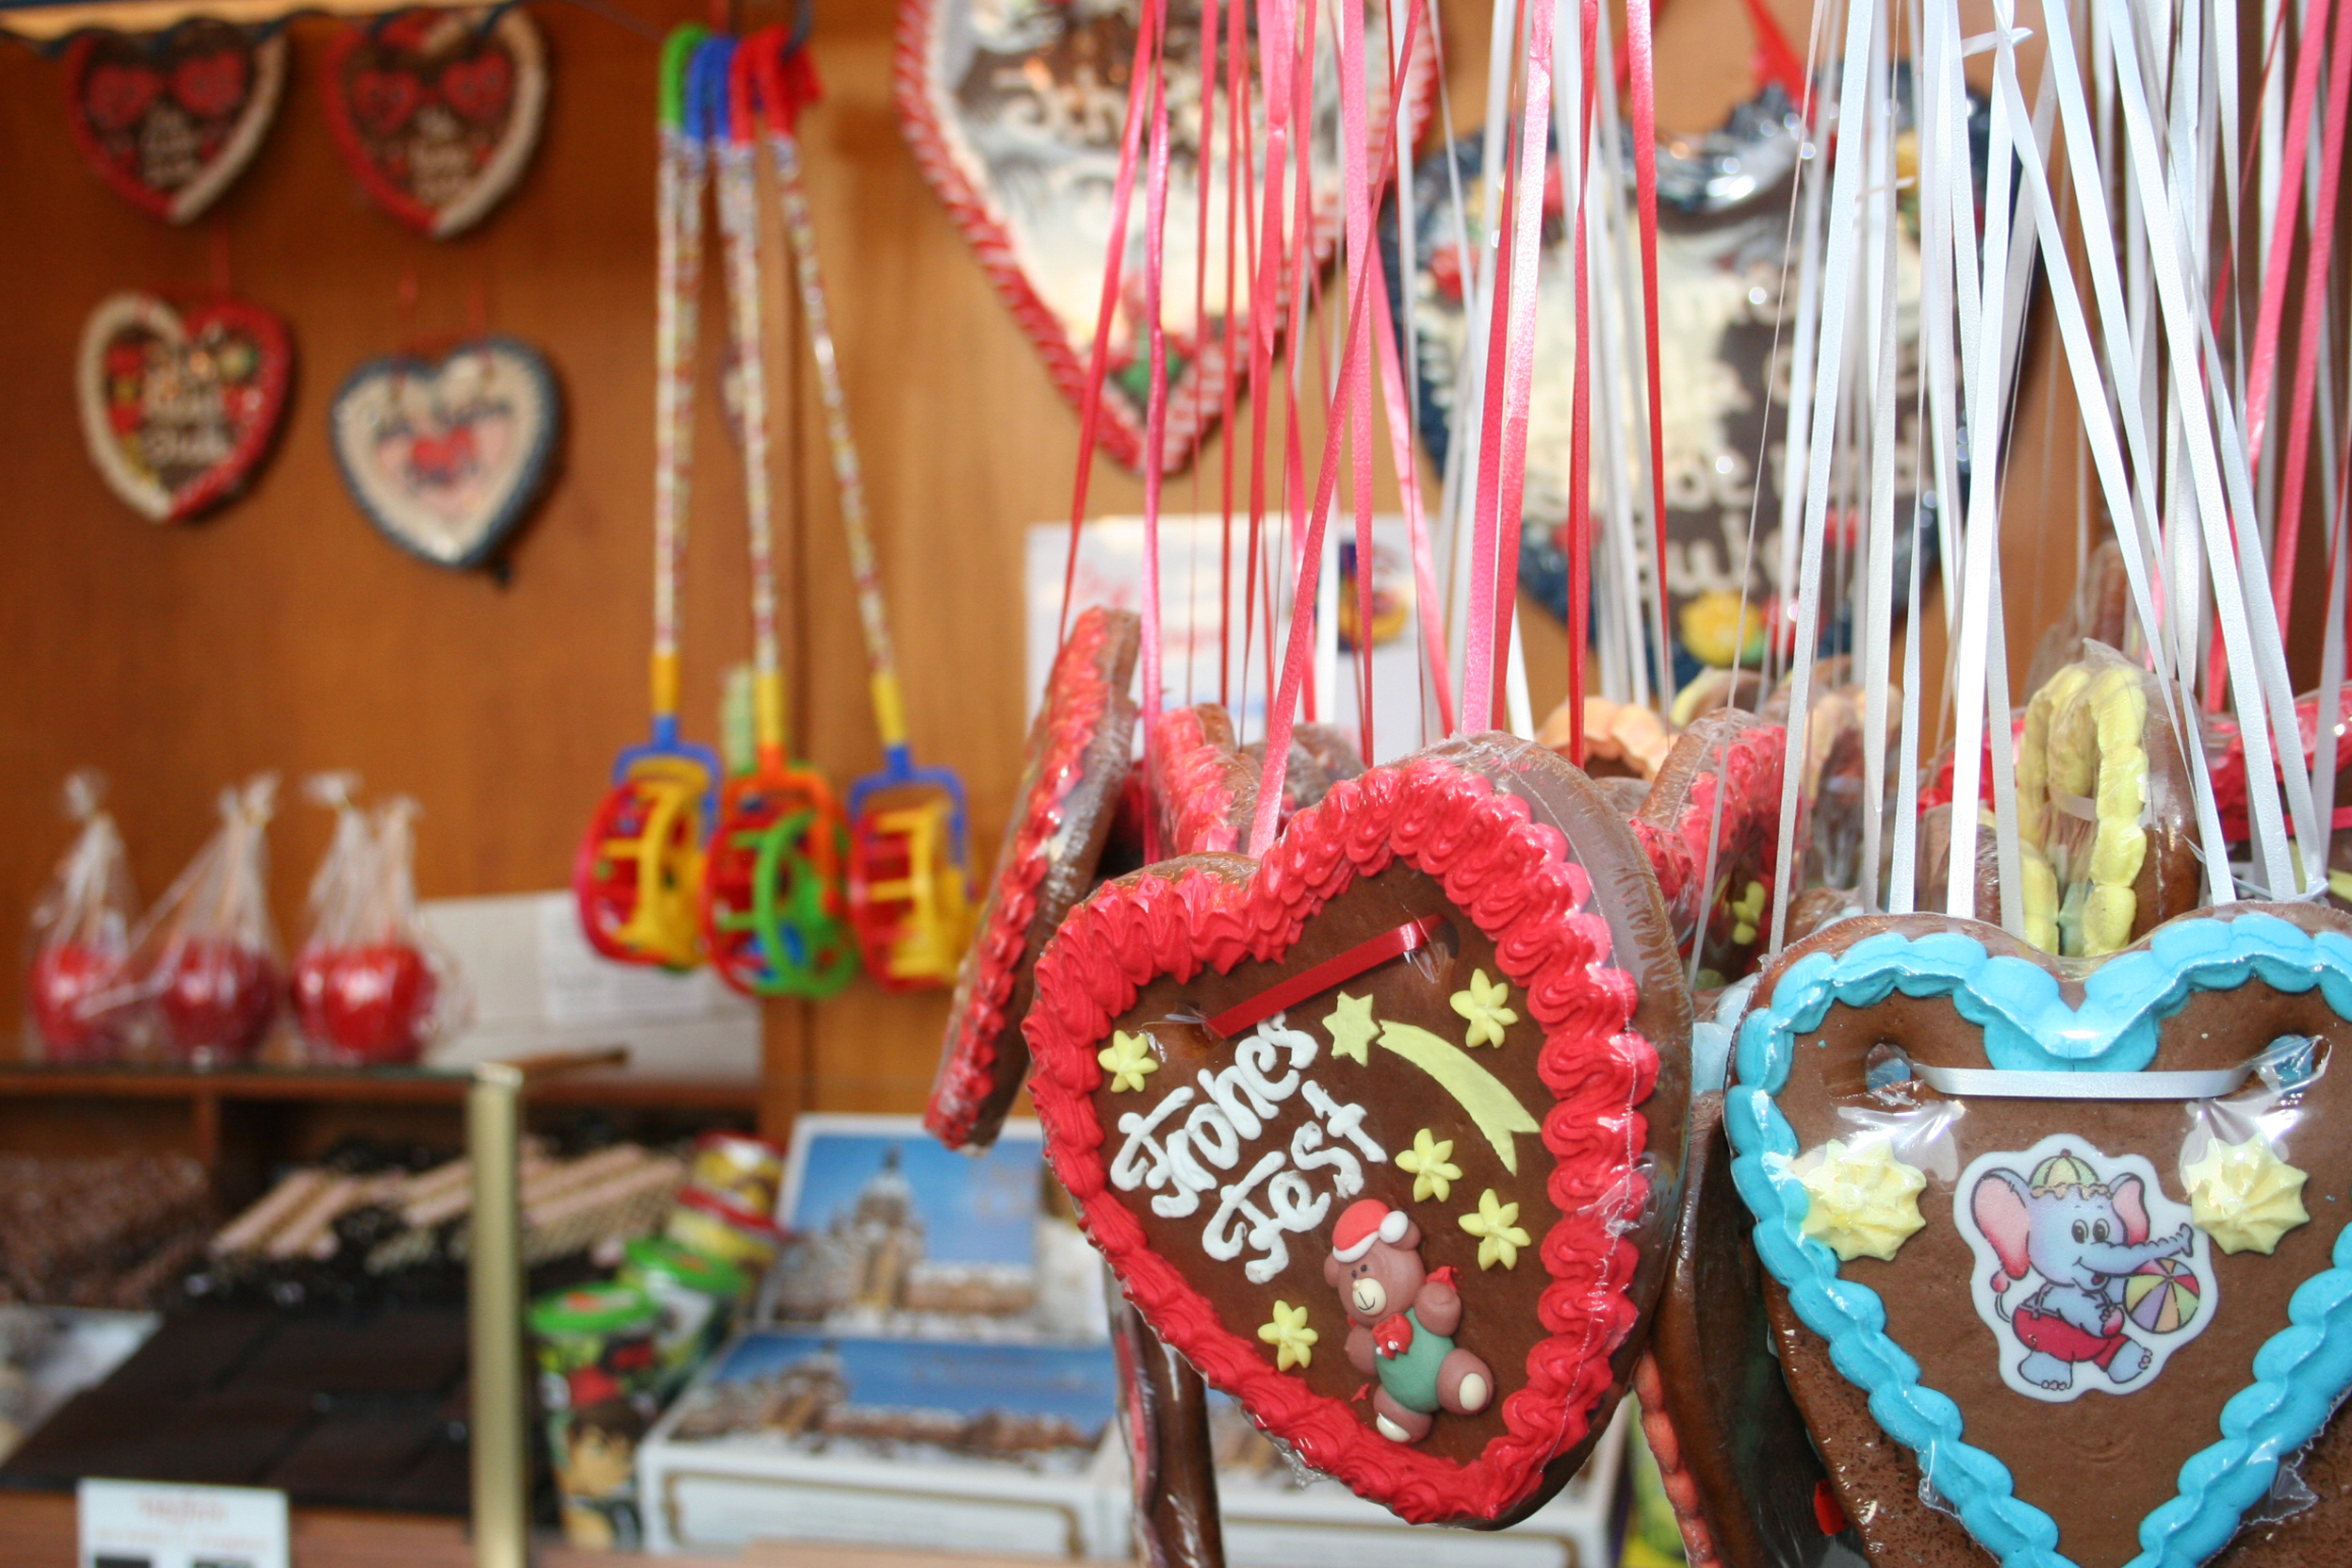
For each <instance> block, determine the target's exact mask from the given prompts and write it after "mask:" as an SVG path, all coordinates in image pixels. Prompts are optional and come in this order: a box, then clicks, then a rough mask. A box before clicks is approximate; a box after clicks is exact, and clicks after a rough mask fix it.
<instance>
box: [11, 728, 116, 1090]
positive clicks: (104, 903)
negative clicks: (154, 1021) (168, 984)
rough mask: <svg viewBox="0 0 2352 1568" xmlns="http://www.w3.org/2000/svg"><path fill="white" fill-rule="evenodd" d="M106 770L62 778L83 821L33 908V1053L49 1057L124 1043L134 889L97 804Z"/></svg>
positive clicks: (28, 1005) (98, 1052)
mask: <svg viewBox="0 0 2352 1568" xmlns="http://www.w3.org/2000/svg"><path fill="white" fill-rule="evenodd" d="M105 796H106V778H105V776H103V775H101V774H99V773H97V772H95V771H94V770H91V769H87V768H85V769H83V770H81V771H79V772H76V773H75V774H74V775H73V776H72V777H70V778H68V779H67V780H66V781H65V809H66V812H67V814H68V815H69V816H71V817H72V818H73V820H74V821H75V822H77V823H79V824H81V832H80V833H79V834H77V835H76V836H75V838H74V840H73V848H72V849H70V850H68V851H67V852H66V856H65V858H64V859H62V860H60V861H58V862H57V871H56V873H55V874H53V875H52V876H51V877H50V879H49V886H48V887H47V889H46V890H43V892H42V893H41V902H40V903H39V904H37V905H36V906H34V907H33V923H32V963H31V966H30V971H29V973H28V975H27V979H26V983H25V988H24V1000H25V1013H26V1022H27V1024H28V1026H29V1031H30V1036H31V1041H32V1044H33V1046H34V1054H37V1055H39V1056H40V1057H41V1059H42V1060H45V1061H52V1062H97V1061H106V1060H109V1059H111V1058H112V1057H114V1056H115V1055H116V1054H118V1053H119V1052H120V1051H121V1049H122V1016H121V1012H120V1009H119V1008H118V1007H114V1006H110V1005H108V999H109V995H110V993H115V992H119V991H121V990H122V984H123V976H124V973H125V970H126V967H127V965H128V963H129V961H130V956H131V923H132V920H133V919H134V917H135V915H136V911H137V898H138V895H137V893H136V892H135V891H134V890H133V889H132V886H131V868H130V861H129V858H128V857H126V856H125V855H124V853H123V850H122V833H121V832H119V831H118V830H117V829H116V827H115V825H114V818H113V817H112V816H110V815H109V814H108V813H106V811H103V810H101V809H99V803H100V801H101V800H103V799H104V798H105Z"/></svg>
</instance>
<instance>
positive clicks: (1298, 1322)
mask: <svg viewBox="0 0 2352 1568" xmlns="http://www.w3.org/2000/svg"><path fill="white" fill-rule="evenodd" d="M1258 1337H1259V1338H1260V1339H1262V1340H1264V1341H1266V1343H1267V1344H1268V1345H1271V1346H1272V1347H1274V1370H1275V1371H1277V1372H1287V1371H1289V1370H1290V1369H1291V1368H1292V1367H1294V1366H1312V1365H1313V1364H1315V1341H1317V1340H1319V1339H1321V1338H1322V1337H1323V1336H1322V1335H1321V1334H1318V1333H1316V1332H1315V1331H1314V1330H1313V1329H1310V1328H1308V1327H1307V1309H1306V1308H1304V1307H1294V1306H1292V1305H1291V1304H1290V1303H1289V1302H1287V1301H1277V1302H1275V1303H1274V1321H1273V1322H1271V1323H1261V1324H1259V1325H1258Z"/></svg>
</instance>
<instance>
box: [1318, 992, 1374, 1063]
mask: <svg viewBox="0 0 2352 1568" xmlns="http://www.w3.org/2000/svg"><path fill="white" fill-rule="evenodd" d="M1323 1029H1324V1032H1325V1033H1326V1034H1328V1035H1330V1036H1331V1054H1332V1055H1334V1056H1353V1057H1354V1058H1355V1059H1356V1060H1357V1061H1359V1062H1362V1063H1363V1064H1364V1066H1366V1067H1369V1066H1371V1065H1372V1037H1373V1036H1375V1035H1377V1034H1379V1033H1380V1021H1378V1020H1377V1019H1375V1018H1374V1017H1373V1016H1372V999H1371V998H1370V997H1368V996H1349V995H1348V993H1347V992H1346V991H1342V992H1340V993H1339V1005H1338V1006H1336V1007H1334V1008H1332V1009H1331V1011H1330V1012H1328V1013H1326V1014H1324V1015H1323Z"/></svg>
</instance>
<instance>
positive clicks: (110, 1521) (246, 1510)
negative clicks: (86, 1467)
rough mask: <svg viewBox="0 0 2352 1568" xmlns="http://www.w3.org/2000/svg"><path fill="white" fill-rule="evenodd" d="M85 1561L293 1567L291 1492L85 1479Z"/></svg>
mask: <svg viewBox="0 0 2352 1568" xmlns="http://www.w3.org/2000/svg"><path fill="white" fill-rule="evenodd" d="M77 1501H78V1504H79V1508H78V1510H77V1511H78V1514H79V1517H80V1525H81V1548H82V1549H81V1568H290V1563H289V1561H288V1557H287V1550H286V1533H287V1527H286V1494H285V1493H283V1492H264V1491H260V1490H258V1489H256V1488H253V1487H243V1486H165V1485H160V1484H156V1483H154V1482H149V1481H101V1480H85V1481H84V1482H82V1484H81V1486H80V1488H79V1490H78V1494H77Z"/></svg>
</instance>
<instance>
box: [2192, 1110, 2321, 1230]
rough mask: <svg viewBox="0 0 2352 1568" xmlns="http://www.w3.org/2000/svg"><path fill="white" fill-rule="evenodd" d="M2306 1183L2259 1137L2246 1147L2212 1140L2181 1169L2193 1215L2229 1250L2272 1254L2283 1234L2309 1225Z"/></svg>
mask: <svg viewBox="0 0 2352 1568" xmlns="http://www.w3.org/2000/svg"><path fill="white" fill-rule="evenodd" d="M2305 1180H2306V1177H2305V1174H2304V1172H2302V1171H2300V1170H2297V1169H2296V1168H2295V1167H2293V1166H2291V1165H2289V1164H2288V1163H2287V1162H2286V1161H2284V1160H2282V1159H2280V1158H2279V1157H2278V1154H2277V1153H2276V1152H2273V1150H2272V1149H2271V1147H2270V1140H2269V1139H2267V1138H2265V1137H2263V1136H2262V1135H2261V1134H2260V1133H2257V1134H2255V1135H2253V1136H2252V1137H2250V1138H2248V1139H2246V1141H2245V1142H2244V1143H2224V1142H2222V1141H2221V1139H2219V1138H2214V1139H2213V1140H2211V1141H2210V1142H2208V1143H2207V1144H2206V1145H2205V1152H2204V1154H2203V1155H2201V1156H2200V1157H2199V1158H2198V1159H2197V1160H2196V1161H2195V1162H2194V1163H2192V1164H2189V1165H2184V1166H2182V1167H2181V1168H2180V1183H2181V1184H2182V1185H2183V1186H2185V1187H2187V1188H2188V1189H2189V1217H2190V1218H2191V1219H2192V1220H2194V1221H2195V1222H2196V1224H2197V1229H2198V1230H2200V1231H2202V1232H2204V1233H2206V1234H2207V1235H2209V1236H2211V1237H2213V1245H2214V1246H2216V1247H2218V1248H2220V1249H2221V1250H2223V1251H2225V1252H2249V1251H2251V1252H2269V1251H2271V1250H2274V1249H2276V1248H2277V1247H2278V1238H2279V1237H2280V1236H2282V1235H2285V1234H2286V1233H2288V1232H2289V1231H2292V1230H2294V1229H2295V1227H2296V1226H2297V1225H2308V1224H2310V1223H2311V1215H2310V1214H2309V1213H2308V1212H2307V1211H2306V1210H2305V1209H2304V1207H2303V1183H2304V1181H2305Z"/></svg>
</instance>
